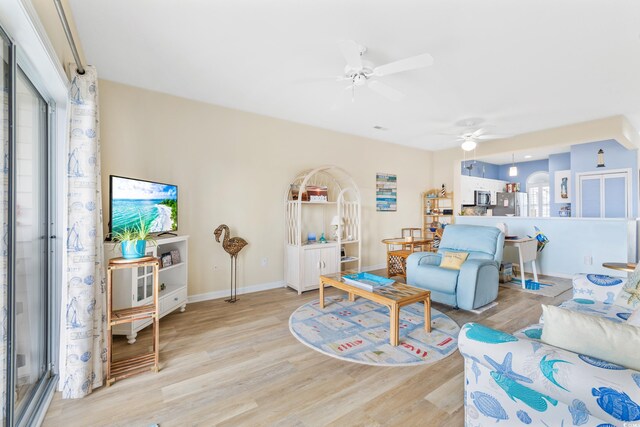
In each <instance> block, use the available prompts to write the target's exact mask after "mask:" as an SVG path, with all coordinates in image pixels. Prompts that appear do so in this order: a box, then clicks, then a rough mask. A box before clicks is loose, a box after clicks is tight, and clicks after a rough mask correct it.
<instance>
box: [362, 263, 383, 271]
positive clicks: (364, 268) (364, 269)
mask: <svg viewBox="0 0 640 427" xmlns="http://www.w3.org/2000/svg"><path fill="white" fill-rule="evenodd" d="M382 269H385V270H386V269H387V264H378V265H369V266H365V267H362V271H373V270H382Z"/></svg>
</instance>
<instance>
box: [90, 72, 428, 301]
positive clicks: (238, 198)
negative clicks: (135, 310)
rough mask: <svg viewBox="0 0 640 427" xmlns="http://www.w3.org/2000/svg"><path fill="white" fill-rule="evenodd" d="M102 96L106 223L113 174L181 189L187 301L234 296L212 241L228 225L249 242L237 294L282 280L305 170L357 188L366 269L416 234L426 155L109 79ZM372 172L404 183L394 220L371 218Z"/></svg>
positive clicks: (225, 261) (383, 215)
mask: <svg viewBox="0 0 640 427" xmlns="http://www.w3.org/2000/svg"><path fill="white" fill-rule="evenodd" d="M99 90H100V108H101V111H100V115H101V126H100V131H101V141H102V170H103V177H104V180H103V190H104V193H103V194H104V210H105V218H106V217H107V215H108V190H109V188H108V185H109V183H108V179H107V178H108V176H109V175H110V174H115V175H124V176H131V177H136V178H143V179H149V180H155V181H160V182H168V183H174V184H177V185H178V186H179V228H180V233H184V234H189V235H190V236H191V240H190V244H189V256H190V265H189V277H190V279H189V294H191V295H196V294H202V293H206V292H212V291H219V290H226V289H227V288H228V284H229V257H228V255H227V254H226V253H225V252H224V251H223V249H222V247H221V245H220V244H219V243H216V242H215V239H214V237H213V230H214V229H215V228H216V227H217V226H218V225H219V224H222V223H226V224H228V225H229V226H230V227H231V230H232V235H234V236H237V235H239V236H241V237H243V238H245V239H246V240H247V241H248V242H249V246H248V247H247V248H245V249H244V250H243V251H242V253H241V255H240V257H239V260H240V261H239V273H238V277H239V281H238V286H250V285H255V284H263V283H270V282H276V281H281V280H283V275H284V273H283V262H284V261H283V251H284V245H283V212H284V206H283V195H284V191H285V189H286V188H287V187H288V185H289V183H290V180H291V179H293V178H294V177H295V175H296V174H297V173H298V172H300V171H302V170H304V169H308V168H313V167H316V166H320V165H323V164H335V165H337V166H340V167H342V168H344V169H345V170H347V171H348V172H349V173H350V174H351V175H352V176H353V177H354V179H355V180H356V182H357V184H358V186H359V187H360V191H361V193H362V198H363V236H364V239H363V240H364V242H363V257H364V258H363V266H372V265H380V264H383V263H384V262H385V249H384V246H383V245H382V244H381V243H380V240H381V239H382V238H385V237H391V236H397V235H399V233H400V228H402V227H408V226H415V227H418V226H420V193H421V192H422V191H424V190H425V189H427V188H428V187H430V186H431V182H430V176H431V159H432V154H431V153H430V152H427V151H422V150H417V149H412V148H407V147H402V146H399V145H393V144H388V143H383V142H379V141H375V140H371V139H365V138H360V137H355V136H351V135H346V134H341V133H336V132H332V131H328V130H323V129H319V128H314V127H311V126H306V125H301V124H296V123H291V122H287V121H284V120H277V119H273V118H269V117H264V116H260V115H256V114H251V113H245V112H241V111H236V110H231V109H227V108H223V107H218V106H214V105H209V104H204V103H199V102H195V101H190V100H186V99H182V98H178V97H174V96H169V95H165V94H161V93H157V92H151V91H147V90H143V89H139V88H134V87H130V86H125V85H122V84H118V83H114V82H111V81H105V80H101V81H100V84H99ZM376 172H387V173H395V174H397V175H398V211H397V212H376V211H375V174H376ZM105 225H106V219H105ZM264 257H267V258H268V259H269V261H268V266H267V267H266V268H263V267H261V266H260V261H261V259H262V258H264Z"/></svg>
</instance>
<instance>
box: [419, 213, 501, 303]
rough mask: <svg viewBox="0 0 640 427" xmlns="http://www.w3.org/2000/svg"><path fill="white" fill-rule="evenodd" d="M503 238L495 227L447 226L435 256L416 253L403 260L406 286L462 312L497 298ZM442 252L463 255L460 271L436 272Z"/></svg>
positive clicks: (444, 269) (427, 253)
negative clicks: (464, 257)
mask: <svg viewBox="0 0 640 427" xmlns="http://www.w3.org/2000/svg"><path fill="white" fill-rule="evenodd" d="M503 246H504V234H503V233H502V231H500V230H499V229H497V228H496V227H484V226H479V225H456V224H451V225H448V226H447V227H446V228H445V229H444V234H443V236H442V240H441V242H440V247H439V248H438V253H432V252H416V253H414V254H411V255H409V257H408V258H407V284H409V285H412V286H416V287H419V288H423V289H428V290H430V291H431V300H432V301H436V302H440V303H443V304H447V305H452V306H454V307H456V308H462V309H464V310H473V309H476V308H478V307H482V306H483V305H486V304H489V303H490V302H492V301H494V300H495V299H496V298H497V297H498V271H499V267H500V262H501V261H502V251H503ZM444 252H467V253H468V254H469V256H468V257H467V260H466V261H465V262H464V263H463V264H462V266H461V268H460V270H450V269H446V268H440V260H441V259H442V256H443V253H444Z"/></svg>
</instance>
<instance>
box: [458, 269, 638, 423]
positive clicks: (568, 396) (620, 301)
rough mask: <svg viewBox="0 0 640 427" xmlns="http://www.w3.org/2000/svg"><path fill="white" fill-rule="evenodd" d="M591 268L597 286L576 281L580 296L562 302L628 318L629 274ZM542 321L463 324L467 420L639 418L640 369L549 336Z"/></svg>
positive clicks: (613, 420)
mask: <svg viewBox="0 0 640 427" xmlns="http://www.w3.org/2000/svg"><path fill="white" fill-rule="evenodd" d="M592 276H594V277H591V279H593V280H594V281H595V282H599V283H600V284H596V283H592V286H593V287H594V289H593V290H594V292H591V293H589V292H585V288H586V287H587V286H588V285H586V284H585V283H580V284H578V283H575V282H574V283H575V284H576V288H575V289H574V298H573V299H571V300H569V301H566V302H565V303H563V304H561V307H564V308H567V309H570V310H576V311H580V312H582V313H584V314H590V315H594V316H602V317H606V318H608V319H609V320H611V321H614V322H624V321H626V319H627V318H628V317H629V315H630V313H632V312H633V310H634V308H635V306H637V302H634V303H631V302H630V301H629V295H630V293H629V292H626V291H625V290H623V289H622V288H623V286H624V281H623V280H621V279H618V278H608V276H598V277H595V276H596V275H592ZM605 286H606V292H601V291H602V290H603V289H602V287H605ZM634 289H635V288H634ZM611 292H613V293H614V295H613V297H612V296H611ZM542 326H543V325H542V324H537V325H531V326H529V327H527V328H524V329H522V330H521V331H519V332H516V333H515V334H508V333H506V332H502V331H498V330H495V329H491V328H489V327H486V326H484V325H481V324H478V323H468V324H466V325H464V326H463V327H462V329H461V331H460V337H459V341H458V346H459V349H460V352H461V353H462V355H463V357H464V370H465V394H464V404H465V425H466V426H467V427H480V426H494V425H495V424H496V423H499V424H501V425H507V426H524V425H531V426H549V427H551V426H565V427H568V426H585V427H610V426H621V427H622V426H632V425H638V426H640V372H638V371H635V370H632V369H627V368H624V367H622V366H619V365H616V364H614V363H611V362H607V361H605V360H600V359H596V358H594V357H589V356H586V355H583V354H577V353H573V352H571V351H568V350H564V349H562V348H559V347H553V346H550V345H547V344H544V343H542V342H541V341H540V336H541V334H542Z"/></svg>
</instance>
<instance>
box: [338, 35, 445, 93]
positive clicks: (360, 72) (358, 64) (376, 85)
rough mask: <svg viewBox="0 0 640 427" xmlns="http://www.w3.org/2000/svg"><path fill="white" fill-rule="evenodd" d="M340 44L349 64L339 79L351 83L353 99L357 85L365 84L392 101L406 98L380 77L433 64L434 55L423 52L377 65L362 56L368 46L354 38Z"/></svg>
mask: <svg viewBox="0 0 640 427" xmlns="http://www.w3.org/2000/svg"><path fill="white" fill-rule="evenodd" d="M339 46H340V51H341V52H342V56H344V59H345V60H346V61H347V65H346V66H345V67H344V75H341V76H339V77H338V81H349V82H350V83H351V84H350V85H349V86H347V88H346V89H350V90H351V91H352V98H351V100H352V101H354V99H355V89H356V87H361V86H365V85H366V86H367V87H368V88H369V89H371V90H373V91H374V92H376V93H378V94H380V95H382V96H384V97H385V98H387V99H389V100H391V101H400V100H401V99H402V98H404V96H405V95H404V93H402V92H400V91H399V90H396V89H394V88H393V87H391V86H389V85H387V84H386V83H382V82H381V81H380V80H379V79H378V78H379V77H384V76H388V75H391V74H397V73H401V72H404V71H410V70H416V69H418V68H425V67H429V66H430V65H431V64H433V57H432V56H431V55H429V54H428V53H423V54H421V55H417V56H412V57H409V58H405V59H401V60H399V61H394V62H391V63H389V64H385V65H379V66H377V67H375V66H374V65H373V64H372V63H371V62H369V61H366V60H364V59H362V56H363V55H364V54H365V53H366V52H367V48H366V47H364V46H362V45H360V44H358V43H356V42H355V41H353V40H342V41H340V42H339Z"/></svg>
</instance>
